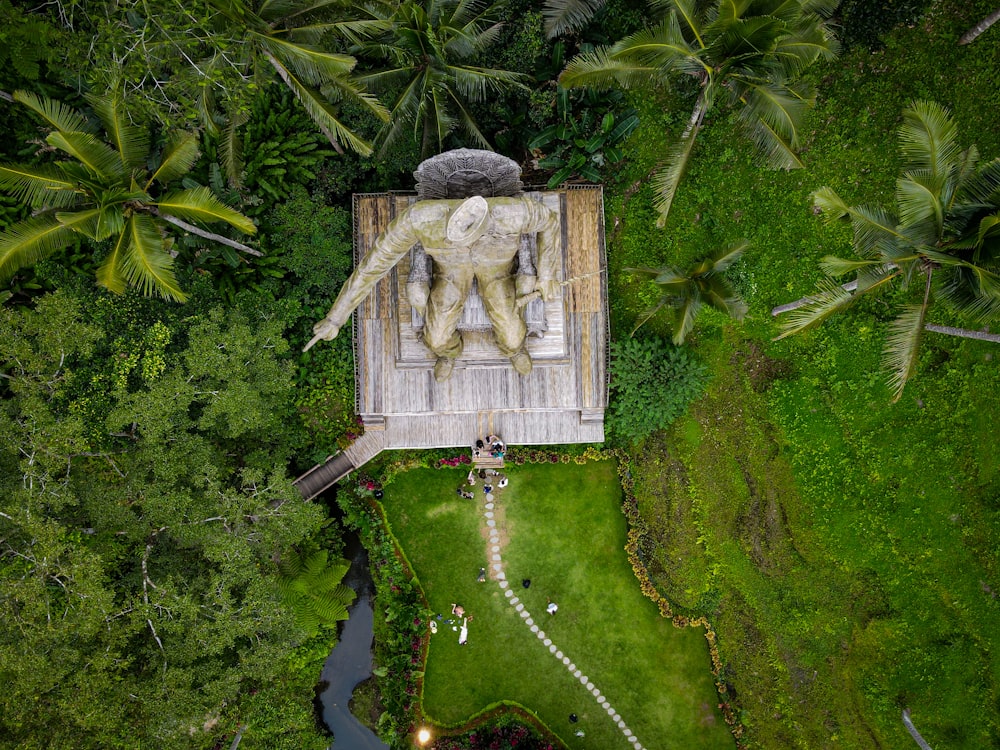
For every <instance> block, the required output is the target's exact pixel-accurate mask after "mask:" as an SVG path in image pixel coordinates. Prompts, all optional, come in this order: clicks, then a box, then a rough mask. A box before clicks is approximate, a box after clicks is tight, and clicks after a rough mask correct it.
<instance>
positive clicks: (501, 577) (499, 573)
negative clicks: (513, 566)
mask: <svg viewBox="0 0 1000 750" xmlns="http://www.w3.org/2000/svg"><path fill="white" fill-rule="evenodd" d="M497 580H498V581H506V580H507V576H506V575H505V574H504V572H503V570H502V569H501V570H499V571H497Z"/></svg>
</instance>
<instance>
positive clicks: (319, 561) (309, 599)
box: [277, 550, 355, 638]
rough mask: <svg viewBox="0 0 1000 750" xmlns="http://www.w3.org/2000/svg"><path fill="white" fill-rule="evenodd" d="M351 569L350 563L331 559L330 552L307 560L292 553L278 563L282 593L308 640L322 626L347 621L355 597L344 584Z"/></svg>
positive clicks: (321, 551)
mask: <svg viewBox="0 0 1000 750" xmlns="http://www.w3.org/2000/svg"><path fill="white" fill-rule="evenodd" d="M350 567H351V563H350V562H349V561H347V560H344V559H337V560H332V561H331V560H329V559H328V556H327V552H326V550H319V551H317V552H313V553H312V554H310V555H308V556H305V557H304V556H301V555H299V554H298V553H296V552H292V553H291V554H289V555H288V556H286V557H284V558H283V559H282V560H281V562H279V563H278V570H279V571H280V573H281V576H280V577H279V578H278V583H277V586H278V593H279V594H280V595H281V600H282V601H283V602H284V603H285V605H286V606H288V608H289V609H291V610H292V612H293V613H294V615H295V621H296V623H298V625H299V627H300V628H302V630H303V631H304V632H305V634H306V637H307V638H312V637H313V636H315V635H316V634H317V633H318V632H319V630H320V628H321V627H331V626H333V625H336V624H337V622H338V621H340V620H346V619H347V608H348V607H349V606H350V605H351V603H352V602H353V601H354V596H355V595H354V591H353V590H352V589H351V588H350V587H349V586H347V585H345V584H344V583H343V580H344V576H345V575H346V574H347V571H348V569H349V568H350Z"/></svg>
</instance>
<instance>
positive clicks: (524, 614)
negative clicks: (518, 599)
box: [517, 604, 528, 617]
mask: <svg viewBox="0 0 1000 750" xmlns="http://www.w3.org/2000/svg"><path fill="white" fill-rule="evenodd" d="M517 606H519V607H520V606H521V605H520V604H518V605H517ZM527 616H528V610H524V611H523V612H522V613H521V617H527Z"/></svg>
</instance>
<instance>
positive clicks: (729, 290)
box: [698, 275, 750, 320]
mask: <svg viewBox="0 0 1000 750" xmlns="http://www.w3.org/2000/svg"><path fill="white" fill-rule="evenodd" d="M698 281H699V287H700V289H701V297H702V299H703V300H705V301H706V302H707V303H708V304H709V305H711V306H712V307H714V308H715V309H716V310H719V311H720V312H724V313H725V314H726V315H728V316H729V317H731V318H733V319H734V320H743V318H745V317H746V314H747V311H748V310H749V309H750V308H749V306H748V305H747V303H746V301H745V300H744V299H743V298H742V297H740V295H738V294H737V293H736V290H735V289H733V287H732V285H731V284H730V283H729V282H728V281H727V280H726V279H725V277H723V276H718V275H712V276H707V277H704V278H702V279H699V280H698Z"/></svg>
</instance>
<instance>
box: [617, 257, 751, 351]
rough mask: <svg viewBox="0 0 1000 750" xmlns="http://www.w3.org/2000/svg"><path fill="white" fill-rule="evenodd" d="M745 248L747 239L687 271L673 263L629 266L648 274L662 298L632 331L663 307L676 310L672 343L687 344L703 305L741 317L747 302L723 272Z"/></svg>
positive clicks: (734, 316)
mask: <svg viewBox="0 0 1000 750" xmlns="http://www.w3.org/2000/svg"><path fill="white" fill-rule="evenodd" d="M746 248H747V243H746V242H738V243H736V244H733V245H729V246H726V247H721V248H719V249H718V250H715V251H714V252H712V253H709V254H708V255H707V256H706V257H704V258H702V259H701V260H698V261H695V263H694V264H693V265H692V266H691V267H690V268H688V269H686V270H681V269H679V268H675V267H673V266H665V267H663V268H628V269H626V270H628V271H633V272H635V273H641V274H645V275H647V276H649V277H650V278H651V279H652V282H653V284H654V285H655V286H656V287H657V288H658V291H659V298H658V299H657V300H656V302H654V303H653V304H652V305H651V306H650V307H649V309H648V310H646V312H644V313H643V314H642V316H641V317H640V319H639V323H638V324H637V325H636V327H635V329H633V331H632V332H633V333H635V331H636V330H638V329H639V327H640V326H642V325H643V323H645V322H646V321H648V320H649V319H650V318H652V317H653V316H654V315H656V313H658V312H659V311H660V310H663V309H664V308H666V309H670V310H673V314H674V334H673V342H674V344H675V345H676V346H680V345H681V344H683V343H684V339H685V338H686V337H687V335H688V334H689V333H690V332H691V329H692V328H694V320H695V318H696V317H697V315H698V313H699V312H700V311H701V309H702V307H703V306H704V305H709V306H710V307H714V308H715V309H716V310H719V311H721V312H724V313H725V314H726V315H729V316H730V317H732V318H735V319H737V320H742V319H743V316H744V315H746V312H747V304H746V302H744V301H743V299H742V298H741V297H740V296H739V294H737V293H736V291H735V290H734V289H733V287H732V285H731V284H730V283H729V282H728V281H727V280H726V278H725V276H723V274H724V273H725V272H726V269H728V268H729V267H730V266H731V265H732V264H733V263H735V262H736V261H737V260H739V258H740V256H741V255H743V252H744V251H745V250H746Z"/></svg>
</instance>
